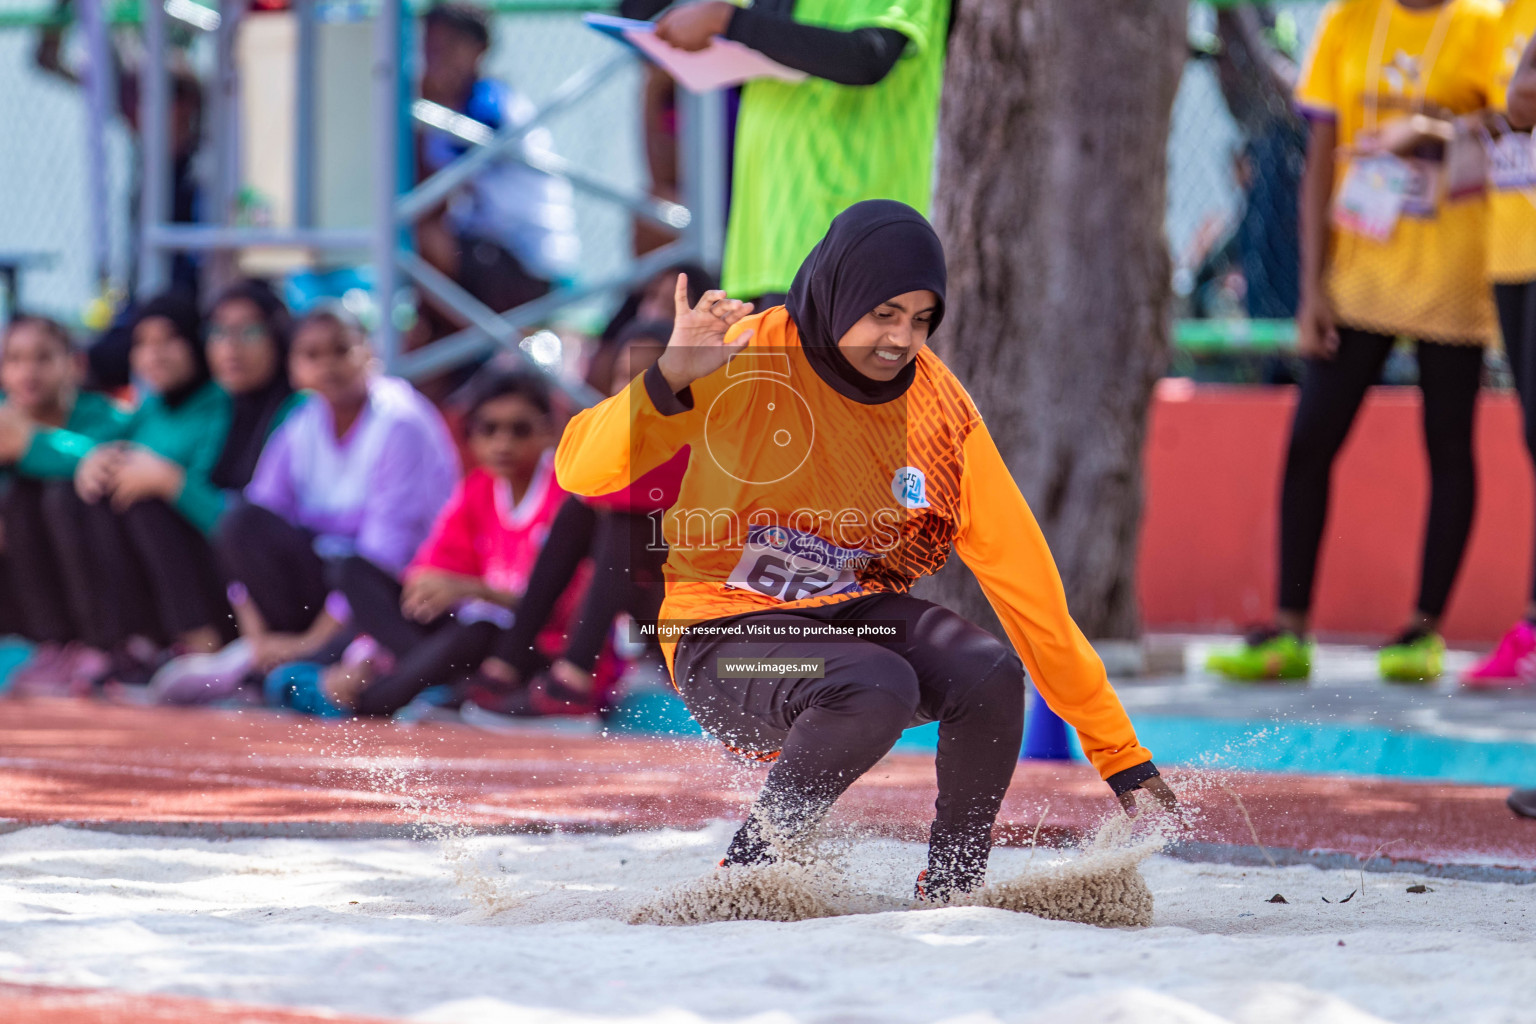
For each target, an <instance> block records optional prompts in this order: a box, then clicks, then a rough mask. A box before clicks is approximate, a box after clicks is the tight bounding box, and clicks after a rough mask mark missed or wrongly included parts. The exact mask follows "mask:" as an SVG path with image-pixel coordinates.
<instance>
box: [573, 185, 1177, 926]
mask: <svg viewBox="0 0 1536 1024" xmlns="http://www.w3.org/2000/svg"><path fill="white" fill-rule="evenodd" d="M944 285H945V269H944V251H943V248H942V247H941V246H940V244H939V239H938V236H937V235H935V234H934V231H933V228H931V227H930V226H929V224H928V222H927V221H926V220H924V219H923V218H922V216H921V215H920V214H918V213H917V212H916V211H915V210H913V209H911V208H910V207H907V206H904V205H902V204H901V203H896V202H891V201H888V200H874V201H869V202H862V203H858V204H856V205H854V206H851V207H849V208H848V209H847V210H845V211H844V212H843V213H842V214H841V215H839V216H838V217H837V219H836V220H834V221H833V222H832V226H831V229H830V230H829V231H828V232H827V236H826V237H825V238H824V239H822V241H821V242H820V243H819V244H818V245H817V246H816V248H815V249H814V250H812V252H811V254H810V256H809V257H807V258H806V261H805V263H804V264H803V265H802V266H801V268H800V272H799V274H798V275H797V276H796V278H795V282H794V286H793V287H792V289H791V291H790V294H789V299H788V302H787V304H786V305H785V306H782V307H775V308H772V309H768V310H765V311H763V312H761V313H757V314H752V307H751V306H750V305H749V304H746V303H742V302H737V301H735V300H732V299H729V298H727V297H726V296H725V295H724V294H723V293H721V292H718V291H712V292H707V293H705V295H704V296H703V297H702V298H701V299H700V300H699V303H698V305H696V306H694V307H693V308H691V309H690V308H689V306H688V303H687V297H686V291H685V282H684V281H683V280H682V279H681V278H679V280H678V284H677V320H676V324H675V327H674V329H673V334H672V340H671V343H670V344H669V346H668V348H667V350H666V353H665V354H664V355H663V356H662V358H661V361H660V362H659V363H658V364H657V365H656V366H655V367H653V368H652V369H651V370H649V371H647V372H646V373H644V374H642V375H640V376H638V377H636V378H635V380H634V381H633V382H632V383H631V384H630V386H629V387H628V389H626V390H625V391H623V392H621V393H619V394H618V395H615V396H614V397H612V398H610V399H608V400H607V401H605V402H603V403H602V404H601V405H598V406H596V407H595V408H592V409H588V410H586V411H585V412H583V413H581V414H580V415H578V416H577V417H576V418H574V419H573V420H572V421H571V423H570V425H569V426H568V427H567V428H566V432H565V436H564V437H563V438H562V440H561V442H560V447H559V450H558V452H557V453H556V457H555V468H556V473H557V475H558V477H559V480H560V483H561V485H562V486H564V487H565V488H566V489H568V490H570V491H573V492H575V493H577V494H587V495H592V494H602V493H606V492H609V491H614V490H618V489H619V488H621V487H623V486H625V485H626V484H628V483H629V482H630V481H632V480H633V479H635V478H636V477H638V476H640V475H641V474H643V473H645V472H647V471H649V470H650V469H652V468H653V467H655V466H658V465H660V464H661V463H663V462H664V461H666V460H667V459H668V458H670V457H671V456H672V455H673V454H674V453H675V452H677V451H678V450H679V449H680V448H682V446H684V445H689V446H691V452H692V454H691V456H690V459H689V465H688V472H687V475H686V476H685V477H684V478H683V483H682V488H681V492H680V495H679V497H678V501H677V504H676V505H674V506H673V507H672V509H671V510H670V511H669V512H668V514H667V516H666V519H665V524H664V529H665V539H666V542H667V544H668V547H669V550H668V555H667V564H666V590H667V597H666V602H665V604H664V605H663V606H662V611H661V620H660V623H659V629H660V633H661V640H662V645H663V650H664V652H665V653H666V654H667V659H668V662H669V666H670V668H671V670H672V678H673V681H674V683H675V685H676V687H677V689H678V692H679V693H681V694H682V697H683V700H684V701H685V702H686V703H687V705H688V708H689V710H690V711H691V712H692V713H693V715H694V717H695V718H697V719H698V721H699V723H700V724H701V725H703V726H704V728H705V729H706V730H707V731H709V732H711V733H713V734H714V735H715V736H717V737H719V738H720V739H721V740H722V741H724V742H725V743H726V744H728V745H729V746H731V747H732V748H733V749H736V750H738V751H739V752H742V753H747V754H749V755H752V756H757V757H760V758H762V759H764V760H773V762H774V764H773V768H772V770H771V771H770V772H769V773H768V778H767V781H766V782H765V783H764V785H763V789H762V792H761V794H759V796H758V799H757V802H756V804H755V805H754V807H753V809H752V813H751V814H750V816H749V817H748V820H747V822H746V824H744V825H743V826H742V827H741V830H740V831H739V832H738V833H737V834H736V837H735V838H734V839H733V840H732V842H731V845H730V848H729V850H728V851H727V854H726V858H725V860H724V861H723V862H722V863H724V864H752V863H761V862H763V861H765V860H769V859H771V858H772V857H773V856H774V849H775V847H776V845H777V844H779V843H780V842H782V841H784V840H788V841H791V842H792V841H794V840H796V839H799V838H802V837H803V836H804V835H805V834H807V833H808V832H809V831H810V830H811V829H813V828H814V827H815V825H816V823H817V822H819V821H820V819H821V818H822V816H823V815H824V814H825V813H826V811H827V809H828V808H830V807H831V805H832V803H833V802H834V801H835V800H836V799H837V798H838V796H839V795H841V794H842V792H843V791H844V790H845V789H847V788H848V786H849V785H850V784H851V783H852V782H853V781H854V779H856V778H858V777H859V776H860V775H862V774H863V773H864V772H866V771H868V770H869V768H870V767H872V766H873V765H874V764H875V762H877V761H878V760H879V759H880V758H881V757H883V756H885V754H886V753H887V752H888V751H889V750H890V749H891V747H892V745H893V744H894V743H895V742H896V739H897V737H898V736H900V735H901V732H902V730H903V729H905V728H907V727H909V726H912V725H917V724H921V723H924V722H931V721H937V722H938V723H939V749H938V758H937V768H938V783H939V797H938V801H937V804H936V811H937V813H936V815H935V819H934V822H933V826H932V828H931V830H930V838H929V850H928V869H927V871H926V873H925V875H924V876H923V877H922V878H921V879H920V881H919V894H920V895H922V896H924V897H926V898H930V899H938V900H944V899H948V898H949V897H950V896H952V895H954V894H956V893H960V892H967V891H970V890H972V889H975V888H976V887H978V886H979V885H980V884H981V883H982V881H983V880H984V877H985V874H986V865H987V856H988V853H989V852H990V850H991V843H992V824H993V822H994V820H995V819H996V817H997V811H998V807H999V805H1000V804H1001V803H1002V799H1003V794H1004V793H1005V792H1006V790H1007V788H1008V782H1009V780H1010V779H1011V778H1012V775H1013V768H1014V765H1015V763H1016V762H1017V760H1018V755H1019V743H1020V738H1021V735H1022V732H1023V724H1024V671H1023V670H1024V667H1025V666H1027V667H1028V669H1029V673H1030V676H1031V677H1032V678H1033V679H1034V681H1035V685H1036V686H1037V687H1038V688H1039V690H1040V692H1041V694H1042V695H1043V696H1044V697H1045V699H1046V701H1047V703H1048V704H1049V705H1050V706H1051V707H1052V709H1053V710H1055V711H1056V712H1057V713H1058V714H1060V715H1061V716H1062V717H1063V718H1065V719H1066V720H1067V721H1068V722H1070V723H1072V725H1073V726H1075V727H1076V728H1077V730H1078V734H1079V736H1080V737H1081V738H1082V745H1083V750H1084V752H1085V753H1086V754H1087V755H1088V757H1089V759H1090V760H1092V762H1093V763H1094V765H1095V767H1096V768H1097V769H1098V770H1099V773H1100V775H1101V776H1102V777H1103V778H1104V779H1105V780H1106V781H1107V782H1108V783H1109V784H1110V786H1111V787H1112V788H1113V790H1114V792H1115V793H1116V794H1117V795H1118V796H1119V798H1120V801H1121V803H1122V804H1123V805H1124V806H1125V808H1126V809H1127V811H1134V808H1135V792H1134V791H1135V790H1136V789H1137V788H1142V789H1147V790H1149V791H1151V792H1152V793H1153V794H1154V795H1155V796H1156V797H1157V798H1158V800H1159V801H1160V802H1161V803H1162V804H1163V805H1164V806H1166V807H1169V808H1171V807H1173V806H1174V803H1175V801H1174V797H1173V793H1172V791H1171V790H1169V788H1168V786H1167V785H1166V784H1165V783H1164V782H1163V780H1162V779H1161V778H1159V777H1158V773H1157V769H1156V768H1155V767H1153V765H1152V755H1151V753H1150V752H1148V751H1147V750H1146V749H1145V748H1144V747H1142V746H1140V745H1139V744H1138V743H1137V742H1136V734H1135V731H1134V730H1133V729H1132V727H1131V723H1130V720H1129V719H1128V718H1127V717H1126V714H1125V710H1124V709H1123V708H1122V707H1121V705H1120V701H1119V699H1118V698H1117V697H1116V696H1115V692H1114V690H1113V689H1111V688H1110V685H1109V682H1108V680H1107V679H1106V677H1105V675H1104V666H1103V664H1102V663H1101V662H1100V661H1099V658H1098V656H1097V655H1096V654H1095V653H1094V651H1093V648H1092V647H1090V646H1089V644H1088V641H1087V640H1086V639H1084V637H1083V635H1082V633H1081V632H1080V631H1079V630H1078V628H1077V626H1076V624H1075V623H1074V622H1073V621H1072V618H1071V615H1070V614H1069V613H1068V611H1067V602H1066V597H1065V595H1064V593H1063V591H1062V586H1061V579H1060V577H1059V576H1058V574H1057V572H1056V567H1055V564H1054V563H1053V561H1052V560H1051V555H1050V551H1049V550H1048V549H1047V547H1046V544H1045V540H1044V538H1043V537H1042V536H1041V534H1040V529H1039V527H1038V525H1037V524H1036V523H1035V520H1034V517H1033V515H1031V513H1030V511H1029V507H1028V506H1027V505H1026V504H1025V502H1024V498H1023V497H1022V496H1021V495H1020V494H1019V490H1018V487H1017V486H1016V485H1015V484H1014V482H1013V478H1012V477H1011V476H1010V475H1009V473H1008V469H1007V467H1006V466H1005V465H1004V464H1003V460H1002V458H1001V456H1000V455H999V454H998V451H997V448H996V446H995V445H994V444H993V443H992V440H991V438H990V436H989V435H988V434H987V429H986V426H985V424H983V423H982V421H981V417H980V416H979V415H978V414H977V412H976V408H975V406H974V405H973V404H972V403H971V400H970V396H969V395H967V394H966V392H965V389H964V388H962V387H961V386H960V384H959V382H958V381H956V380H955V378H954V376H953V375H952V374H951V373H950V372H949V370H948V369H947V368H946V367H945V366H944V364H943V363H942V362H940V360H939V359H938V357H936V356H935V355H934V354H933V353H932V352H930V351H929V350H928V349H927V347H926V345H927V342H928V339H929V337H930V336H931V335H932V333H933V331H934V330H936V329H937V328H938V326H939V323H940V321H941V320H942V319H943V316H944ZM951 548H954V549H956V550H958V551H959V553H960V557H961V558H962V559H963V560H964V561H965V563H966V565H968V566H969V567H970V568H971V570H972V571H973V572H974V573H975V574H976V577H977V579H978V580H979V581H980V583H981V585H982V588H983V590H984V591H985V592H986V594H987V597H988V599H989V600H990V601H991V602H992V606H993V607H994V608H995V609H996V610H997V613H998V615H999V617H1000V618H1001V619H1002V622H1003V626H1004V628H1005V629H1006V630H1007V633H1008V637H1009V639H1010V640H1011V641H1012V643H1013V648H1014V650H1009V649H1008V647H1007V646H1005V645H1004V644H1003V643H1001V642H999V641H998V640H997V639H996V638H994V637H993V636H992V635H991V634H989V633H987V632H986V631H984V630H982V629H980V628H978V627H976V626H974V625H972V624H971V623H969V622H966V621H965V620H964V619H962V618H961V617H960V616H958V615H956V614H955V613H953V612H951V611H949V610H948V609H946V608H943V607H940V606H939V605H936V604H933V603H931V602H928V601H922V600H919V599H917V598H914V597H912V596H910V595H909V594H908V593H907V591H908V590H909V589H910V588H911V586H912V584H913V583H914V582H915V581H916V580H917V579H918V578H920V577H921V576H924V575H927V574H928V573H931V572H933V571H935V570H936V569H938V568H939V566H941V565H942V564H943V563H944V560H945V559H946V558H947V556H948V554H949V551H950V549H951ZM1014 651H1017V656H1015V653H1014ZM1021 658H1022V661H1023V664H1022V665H1021V664H1020V659H1021Z"/></svg>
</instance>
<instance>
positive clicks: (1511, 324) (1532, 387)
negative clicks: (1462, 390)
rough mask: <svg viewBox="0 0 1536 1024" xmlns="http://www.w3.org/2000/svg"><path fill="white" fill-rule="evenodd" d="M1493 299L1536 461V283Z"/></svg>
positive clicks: (1497, 291) (1535, 595)
mask: <svg viewBox="0 0 1536 1024" xmlns="http://www.w3.org/2000/svg"><path fill="white" fill-rule="evenodd" d="M1493 298H1494V303H1495V304H1496V305H1497V306H1498V308H1499V327H1500V328H1501V329H1502V330H1503V332H1504V354H1505V355H1506V356H1507V357H1508V358H1509V372H1510V373H1511V374H1512V375H1513V376H1514V378H1515V391H1516V392H1517V393H1518V394H1519V395H1520V409H1521V411H1522V412H1523V413H1524V416H1525V447H1526V450H1527V451H1529V452H1530V453H1531V458H1532V459H1536V281H1526V282H1524V283H1522V284H1496V285H1494V286H1493ZM1531 600H1532V601H1533V602H1536V570H1533V571H1532V573H1531Z"/></svg>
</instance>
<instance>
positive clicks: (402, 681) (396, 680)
mask: <svg viewBox="0 0 1536 1024" xmlns="http://www.w3.org/2000/svg"><path fill="white" fill-rule="evenodd" d="M340 576H341V591H342V593H343V594H345V595H346V596H347V603H348V604H350V605H351V606H352V620H353V623H354V624H355V625H356V626H357V631H358V632H359V633H366V634H367V635H369V636H371V637H373V639H375V640H377V641H378V642H379V643H380V644H381V645H383V646H384V647H386V648H388V649H389V652H390V653H391V654H393V655H394V656H395V667H394V669H393V670H392V671H390V672H389V673H387V674H386V675H383V676H380V677H379V678H377V679H375V680H374V681H373V682H371V683H369V684H368V686H367V687H366V688H365V689H364V690H363V691H362V693H360V694H359V695H358V698H357V706H356V710H357V713H358V714H360V715H392V714H394V713H395V712H396V711H398V710H400V709H401V708H403V707H405V706H406V705H407V704H409V703H410V702H411V700H412V699H413V698H414V697H415V696H416V695H417V694H418V693H420V692H421V691H422V690H425V689H426V688H427V687H429V686H436V685H438V684H440V683H452V682H455V681H457V680H459V679H462V678H464V677H465V676H467V675H469V674H470V673H472V672H474V671H475V670H476V669H478V668H479V667H480V663H481V662H482V661H484V660H485V659H486V657H487V656H488V655H489V654H490V653H491V645H492V644H493V643H494V642H495V640H496V636H497V633H498V632H499V630H498V629H497V627H496V624H495V623H493V622H459V621H457V620H456V619H455V618H454V617H453V616H452V615H443V616H439V617H438V618H437V619H435V620H434V621H432V622H430V623H426V624H422V623H419V622H412V621H411V620H409V619H407V618H406V617H405V615H404V614H403V613H402V612H401V611H400V593H401V589H402V588H401V586H400V583H399V581H398V580H396V579H395V578H394V577H393V576H391V575H390V574H389V573H387V572H385V571H384V570H383V569H380V568H379V567H378V566H376V565H374V564H373V563H372V562H370V561H368V560H367V559H366V558H361V557H359V556H357V555H353V556H352V557H350V558H346V559H343V560H342V562H341V566H340Z"/></svg>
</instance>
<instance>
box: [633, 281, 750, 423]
mask: <svg viewBox="0 0 1536 1024" xmlns="http://www.w3.org/2000/svg"><path fill="white" fill-rule="evenodd" d="M675 302H676V305H677V316H676V319H675V320H673V321H672V340H671V341H669V342H668V343H667V350H666V351H665V352H663V353H662V354H661V359H659V360H658V361H657V363H656V368H657V369H658V370H660V371H661V375H662V376H663V377H665V378H666V379H667V383H668V384H669V385H671V387H672V391H673V393H674V394H675V393H677V392H679V391H681V390H683V389H684V388H686V387H687V386H688V385H689V384H692V383H693V382H694V381H696V380H698V379H699V378H701V377H707V376H709V375H710V374H712V373H714V372H715V371H716V370H718V369H720V367H722V366H724V365H725V364H726V362H727V361H728V360H729V359H730V358H731V356H734V355H735V354H736V353H737V352H740V351H741V350H742V349H744V348H746V347H747V342H748V341H750V340H752V332H751V331H743V332H742V333H741V334H740V335H738V336H737V337H736V338H735V339H734V340H732V341H731V343H730V344H726V341H725V334H726V332H727V331H728V330H730V328H731V325H732V324H734V323H736V321H738V320H740V319H741V318H742V317H745V316H747V315H749V314H750V313H751V312H752V303H750V302H739V301H737V300H736V299H729V298H726V295H725V292H722V291H711V292H705V293H704V294H703V295H701V296H700V297H699V303H698V305H696V306H692V307H690V306H689V305H688V275H687V274H678V275H677V292H676V296H675Z"/></svg>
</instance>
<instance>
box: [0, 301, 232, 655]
mask: <svg viewBox="0 0 1536 1024" xmlns="http://www.w3.org/2000/svg"><path fill="white" fill-rule="evenodd" d="M130 362H131V366H132V369H133V374H134V377H135V378H136V380H137V381H138V382H139V383H140V385H141V387H142V389H143V391H144V392H145V393H144V396H143V399H142V401H141V402H140V404H139V407H138V408H137V409H136V410H135V411H134V413H133V415H132V416H131V417H130V418H129V420H128V423H127V424H126V427H125V429H124V431H123V433H122V437H121V439H120V440H114V441H108V442H106V443H101V444H95V445H92V444H90V443H89V442H88V441H87V439H85V438H83V437H80V436H78V435H71V434H70V433H69V432H67V431H53V432H49V433H45V434H44V433H40V434H39V435H38V436H37V437H36V438H35V439H34V441H33V443H32V446H31V449H29V451H28V453H27V456H26V457H25V458H24V459H23V460H22V462H21V464H20V467H21V468H22V469H23V471H26V470H27V469H28V468H31V469H32V470H34V471H36V472H37V473H38V474H39V475H46V476H63V475H69V476H71V477H72V478H73V480H74V491H75V500H74V501H72V502H70V503H69V505H68V508H66V509H64V510H62V511H63V512H64V513H65V514H64V515H63V516H62V517H61V524H60V525H61V528H62V529H64V530H66V531H68V533H69V535H70V536H71V537H72V538H73V543H72V544H70V545H67V551H68V553H67V554H66V553H65V552H61V554H64V557H65V561H66V563H67V565H66V578H67V579H68V581H69V582H68V586H69V587H70V589H71V590H72V591H73V592H75V593H79V594H82V595H88V596H87V597H84V598H82V603H83V604H86V605H87V606H88V607H89V609H90V614H89V621H88V624H87V629H86V640H87V642H88V643H89V644H90V645H91V646H92V647H94V648H96V649H98V650H100V651H103V652H107V653H109V654H110V655H111V656H112V658H113V661H114V665H113V668H112V671H111V673H110V674H111V675H112V676H113V677H115V678H117V679H119V680H122V681H143V680H145V679H147V676H148V672H149V670H151V669H152V668H153V667H154V666H155V665H156V664H157V663H158V662H159V660H160V652H161V650H162V649H163V648H164V647H165V646H167V645H171V644H174V645H176V646H178V647H179V648H181V649H183V650H189V651H211V650H216V649H217V648H218V647H219V646H221V645H222V644H223V643H224V642H225V641H226V640H228V639H230V638H231V636H232V634H233V628H232V622H231V619H230V611H229V605H228V602H227V601H226V600H225V597H224V586H223V582H222V577H221V574H220V572H219V569H218V563H217V559H216V557H215V555H214V552H213V548H212V546H211V545H210V544H209V543H208V540H207V538H206V535H205V533H204V530H205V529H207V528H211V526H212V519H211V518H210V516H209V513H208V508H207V506H208V505H210V504H212V500H211V499H210V498H209V497H208V496H207V495H208V492H209V491H212V490H213V488H212V485H211V484H210V475H211V473H212V472H213V469H214V467H215V466H216V465H217V464H218V460H219V456H220V454H221V453H222V452H223V449H224V442H225V438H226V436H227V435H228V433H229V429H230V422H231V418H232V404H231V402H230V397H229V395H228V394H227V393H226V392H225V391H224V389H223V388H221V387H220V386H219V385H218V384H216V383H215V382H214V381H213V380H211V379H210V377H209V371H208V359H207V354H206V352H205V351H204V348H203V344H202V323H201V320H200V318H199V316H198V313H197V308H196V306H195V305H193V304H192V303H191V302H190V301H189V300H187V299H184V298H182V297H180V296H179V295H175V294H167V295H162V296H159V297H157V298H155V299H152V300H150V301H149V302H147V303H145V304H144V305H143V306H142V307H141V308H140V311H139V316H138V319H137V320H136V321H135V323H134V326H133V347H132V349H131V351H130ZM146 452H149V453H153V454H154V455H156V456H159V458H156V459H152V458H146V457H145V453H146ZM167 464H173V465H174V467H175V468H176V470H177V471H178V472H177V473H176V474H175V475H174V476H172V477H169V478H168V474H167V473H166V466H167ZM175 477H179V482H180V487H179V488H176V489H175V495H174V497H167V495H168V494H169V493H171V488H170V487H169V486H168V482H169V480H170V479H174V478H175ZM200 527H202V528H201V529H200Z"/></svg>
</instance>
